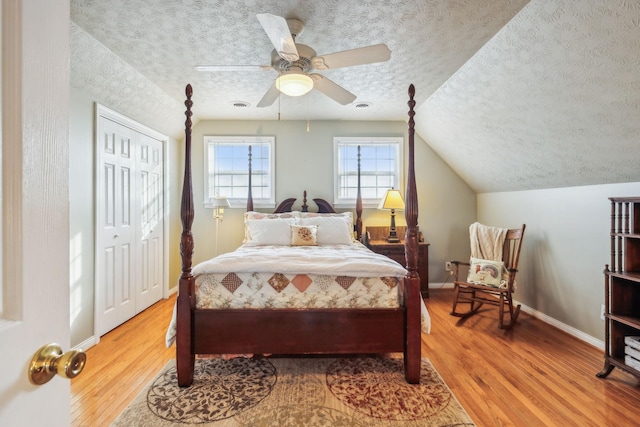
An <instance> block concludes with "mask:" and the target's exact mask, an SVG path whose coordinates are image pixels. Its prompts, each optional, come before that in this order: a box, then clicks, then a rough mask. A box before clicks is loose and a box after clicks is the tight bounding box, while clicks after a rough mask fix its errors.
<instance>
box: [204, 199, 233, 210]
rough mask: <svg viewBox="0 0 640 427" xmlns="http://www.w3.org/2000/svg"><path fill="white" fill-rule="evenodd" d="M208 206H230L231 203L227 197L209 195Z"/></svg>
mask: <svg viewBox="0 0 640 427" xmlns="http://www.w3.org/2000/svg"><path fill="white" fill-rule="evenodd" d="M209 207H210V208H230V207H231V203H229V199H227V198H226V197H224V196H217V197H210V198H209Z"/></svg>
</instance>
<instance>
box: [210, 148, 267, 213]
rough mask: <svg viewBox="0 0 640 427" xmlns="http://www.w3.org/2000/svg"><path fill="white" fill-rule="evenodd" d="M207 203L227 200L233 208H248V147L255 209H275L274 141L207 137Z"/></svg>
mask: <svg viewBox="0 0 640 427" xmlns="http://www.w3.org/2000/svg"><path fill="white" fill-rule="evenodd" d="M204 147H205V167H204V175H205V177H204V203H205V206H207V205H208V203H209V199H210V198H212V197H216V196H224V197H227V198H228V199H229V202H230V203H231V206H233V207H245V206H246V204H247V196H248V194H249V147H251V194H252V196H253V204H254V207H265V208H269V207H274V206H275V180H274V178H275V177H274V173H273V172H274V147H275V137H273V136H263V137H249V136H246V137H245V136H205V137H204Z"/></svg>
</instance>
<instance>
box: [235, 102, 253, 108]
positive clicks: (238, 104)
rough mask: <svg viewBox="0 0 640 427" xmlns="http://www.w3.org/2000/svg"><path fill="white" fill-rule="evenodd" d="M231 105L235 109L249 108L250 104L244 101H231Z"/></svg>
mask: <svg viewBox="0 0 640 427" xmlns="http://www.w3.org/2000/svg"><path fill="white" fill-rule="evenodd" d="M231 105H233V106H234V107H235V108H248V107H250V106H251V104H249V103H248V102H246V101H233V102H232V103H231Z"/></svg>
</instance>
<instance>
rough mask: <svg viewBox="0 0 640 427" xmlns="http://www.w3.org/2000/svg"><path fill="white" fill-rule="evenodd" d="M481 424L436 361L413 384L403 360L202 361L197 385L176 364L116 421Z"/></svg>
mask: <svg viewBox="0 0 640 427" xmlns="http://www.w3.org/2000/svg"><path fill="white" fill-rule="evenodd" d="M190 425H194V426H195V425H197V426H214V427H218V426H220V427H222V426H292V427H293V426H295V427H299V426H367V427H370V426H403V427H404V426H473V425H474V424H473V421H472V420H471V418H470V417H469V415H468V414H467V413H466V412H465V410H464V409H463V408H462V406H460V403H459V402H458V401H457V400H456V398H455V396H454V395H453V394H452V393H451V390H449V388H448V387H447V385H446V384H445V383H444V381H443V380H442V378H441V377H440V375H439V374H438V373H437V372H436V370H435V369H434V368H433V366H432V365H431V363H430V362H429V360H428V359H422V366H421V375H420V384H418V385H411V384H407V382H406V381H405V379H404V371H403V363H402V359H394V358H387V357H344V358H342V357H340V358H320V357H299V358H298V357H293V358H277V357H269V358H265V357H257V358H247V357H238V358H233V359H226V360H225V359H197V360H196V367H195V372H194V381H193V384H192V385H191V387H188V388H180V387H179V386H178V380H177V374H176V368H175V361H172V362H169V364H167V366H165V368H164V369H163V370H162V371H161V372H160V374H159V375H158V376H157V377H156V378H155V379H154V380H153V381H151V383H150V384H149V385H147V386H146V387H145V389H144V390H143V391H142V392H141V393H140V394H139V395H138V396H137V397H136V398H135V399H134V401H133V402H132V403H131V404H130V405H129V406H128V407H127V408H126V409H125V410H124V412H123V413H122V414H120V416H119V417H118V418H117V419H116V420H115V421H114V422H113V424H112V426H114V427H116V426H117V427H120V426H122V427H124V426H127V427H132V426H153V427H162V426H190Z"/></svg>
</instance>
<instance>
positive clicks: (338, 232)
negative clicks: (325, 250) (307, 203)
mask: <svg viewBox="0 0 640 427" xmlns="http://www.w3.org/2000/svg"><path fill="white" fill-rule="evenodd" d="M298 224H300V225H307V226H308V225H315V226H317V227H318V244H319V245H350V244H353V228H349V227H350V226H351V227H352V224H353V223H352V222H351V217H349V216H343V215H335V214H318V216H313V217H306V218H305V217H303V218H300V219H299V220H298Z"/></svg>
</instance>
